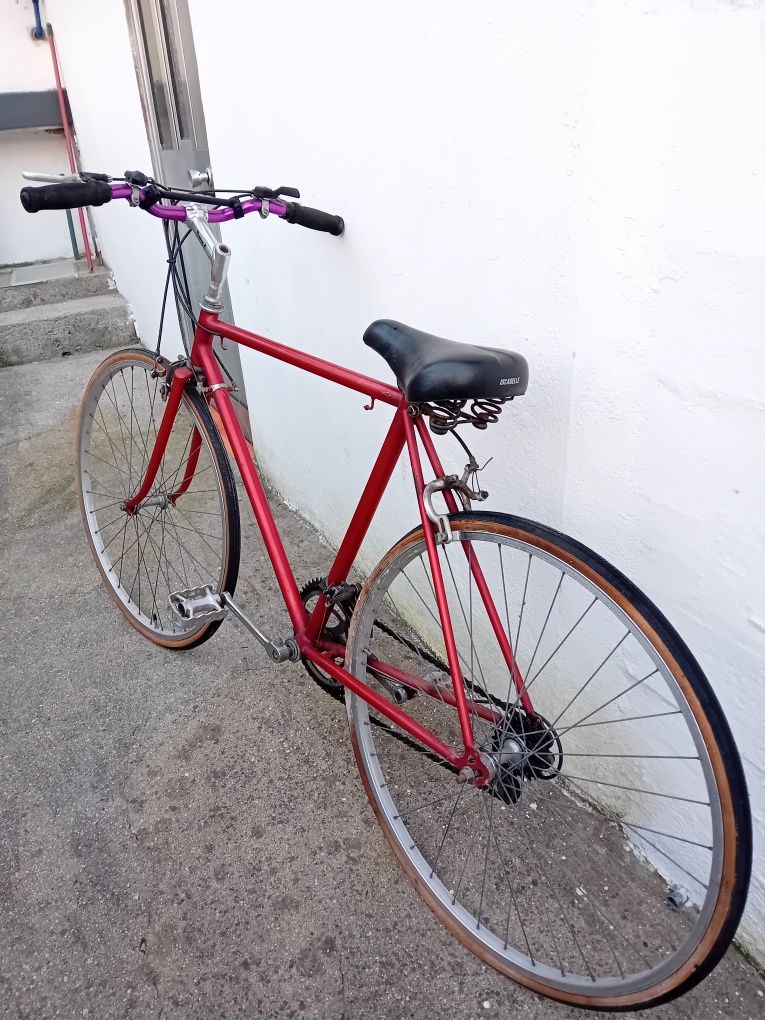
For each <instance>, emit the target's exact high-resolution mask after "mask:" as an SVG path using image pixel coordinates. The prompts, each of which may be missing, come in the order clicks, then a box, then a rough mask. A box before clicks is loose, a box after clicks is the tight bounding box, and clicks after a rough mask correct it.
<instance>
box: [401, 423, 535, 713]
mask: <svg viewBox="0 0 765 1020" xmlns="http://www.w3.org/2000/svg"><path fill="white" fill-rule="evenodd" d="M416 425H417V431H418V433H419V435H420V439H421V440H422V445H423V446H424V447H425V452H426V453H427V455H428V460H429V461H430V464H431V467H432V468H433V471H434V472H435V475H436V477H437V478H443V476H444V469H443V465H442V464H441V460H440V458H439V456H438V451H437V450H436V447H435V443H434V442H433V440H432V439H431V437H430V434H429V433H428V429H427V426H426V425H425V422H424V421H423V420H422V418H417V421H416ZM444 500H445V501H446V505H447V507H448V509H449V512H450V513H456V511H457V509H458V507H457V502H456V500H455V498H454V496H453V495H452V493H451V492H449V490H448V489H445V490H444ZM462 548H463V551H464V553H465V555H466V556H467V559H468V564H469V565H470V571H471V573H472V575H473V580H474V581H475V585H476V588H477V589H478V591H479V593H480V595H481V601H482V602H483V604H484V608H485V609H486V614H487V616H488V617H489V621H490V623H491V627H492V630H493V631H494V636H495V637H496V639H497V643H498V644H499V647H500V649H501V651H502V655H503V656H504V659H505V662H506V664H507V668H508V669H509V670H510V673H511V675H512V678H513V683H514V684H515V689H516V692H517V694H518V698H519V700H520V702H521V705H522V706H523V709H524V711H525V712H528V713H529V714H533V712H534V706H533V704H532V702H531V698H530V697H529V694H528V691H527V690H526V683H525V681H524V679H523V676H522V674H521V671H520V669H519V668H518V664H517V663H516V661H515V655H514V653H513V647H512V644H511V639H510V638H509V636H508V635H507V634H505V628H504V626H503V625H502V620H501V618H500V615H499V613H498V612H497V607H496V606H495V605H494V599H493V598H492V595H491V592H490V591H489V586H488V584H487V583H486V578H485V577H484V573H483V570H482V569H481V565H480V563H479V562H478V557H477V555H475V556H471V550H472V548H473V545H472V543H470V542H466V543H462Z"/></svg>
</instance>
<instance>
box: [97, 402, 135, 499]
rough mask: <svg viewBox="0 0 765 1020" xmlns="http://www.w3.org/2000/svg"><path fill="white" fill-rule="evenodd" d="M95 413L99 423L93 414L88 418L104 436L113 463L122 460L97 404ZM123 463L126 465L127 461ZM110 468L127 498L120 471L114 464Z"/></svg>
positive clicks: (121, 454)
mask: <svg viewBox="0 0 765 1020" xmlns="http://www.w3.org/2000/svg"><path fill="white" fill-rule="evenodd" d="M95 411H97V412H98V413H99V414H100V415H101V421H99V420H98V418H96V415H95V412H94V413H93V414H91V416H90V418H91V421H92V422H93V423H94V424H95V425H98V427H99V428H100V429H101V431H102V432H103V434H104V435H105V436H106V441H107V442H108V444H109V448H110V449H111V451H112V455H113V457H114V459H115V461H117V460H119V458H120V457H122V458H123V459H124V457H125V455H124V453H121V452H120V451H118V450H117V448H116V447H115V445H114V443H113V442H112V437H111V436H110V435H109V432H108V430H107V428H106V422H105V420H104V413H103V411H102V410H101V407H100V406H99V405H98V404H96V407H95ZM92 441H93V437H92V436H91V442H92ZM125 463H126V464H127V461H126V462H125ZM112 466H113V467H114V468H115V469H116V471H117V472H118V474H119V479H120V482H121V483H122V487H123V492H124V494H125V496H127V493H128V489H127V486H126V485H125V483H124V481H123V478H122V469H121V468H118V467H117V465H116V464H114V465H112ZM128 480H129V472H128Z"/></svg>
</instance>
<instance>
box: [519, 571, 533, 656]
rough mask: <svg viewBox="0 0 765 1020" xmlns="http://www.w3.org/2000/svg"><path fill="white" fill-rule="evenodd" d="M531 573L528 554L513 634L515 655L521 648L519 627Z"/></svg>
mask: <svg viewBox="0 0 765 1020" xmlns="http://www.w3.org/2000/svg"><path fill="white" fill-rule="evenodd" d="M530 573H531V553H529V562H528V563H527V564H526V580H525V581H524V584H523V598H522V599H521V609H520V612H519V613H518V630H517V631H516V632H515V654H516V656H517V655H518V650H519V649H520V647H521V626H522V625H523V611H524V609H525V608H526V592H527V591H528V587H529V574H530Z"/></svg>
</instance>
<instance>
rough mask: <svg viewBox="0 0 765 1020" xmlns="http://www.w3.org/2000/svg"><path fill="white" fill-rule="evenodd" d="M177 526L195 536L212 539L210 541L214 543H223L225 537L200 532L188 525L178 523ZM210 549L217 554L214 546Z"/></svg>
mask: <svg viewBox="0 0 765 1020" xmlns="http://www.w3.org/2000/svg"><path fill="white" fill-rule="evenodd" d="M178 512H179V513H180V511H178ZM175 526H176V528H180V529H181V531H190V532H191V533H192V534H194V535H199V537H200V538H210V539H212V541H213V542H222V541H223V535H208V533H207V532H206V531H200V530H199V528H194V527H190V526H189V525H187V524H178V523H176V525H175ZM210 549H211V551H212V552H215V550H214V549H213V548H212V546H210Z"/></svg>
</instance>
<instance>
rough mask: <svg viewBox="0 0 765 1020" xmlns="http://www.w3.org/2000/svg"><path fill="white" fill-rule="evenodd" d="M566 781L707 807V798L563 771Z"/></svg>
mask: <svg viewBox="0 0 765 1020" xmlns="http://www.w3.org/2000/svg"><path fill="white" fill-rule="evenodd" d="M564 778H565V779H566V781H567V782H573V781H574V780H576V782H577V783H594V784H595V785H596V786H611V787H613V788H614V789H616V790H629V791H631V792H632V793H644V794H646V796H648V797H663V798H664V799H665V800H679V801H683V802H684V803H685V804H700V805H701V806H702V807H709V801H708V800H694V798H693V797H680V796H678V795H677V794H671V793H659V791H658V790H641V789H640V787H638V786H625V785H624V784H623V783H607V782H606V781H605V780H604V779H587V778H585V777H584V776H572V775H569V773H568V772H566V773H564Z"/></svg>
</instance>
